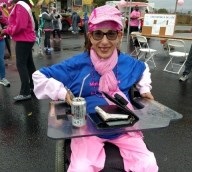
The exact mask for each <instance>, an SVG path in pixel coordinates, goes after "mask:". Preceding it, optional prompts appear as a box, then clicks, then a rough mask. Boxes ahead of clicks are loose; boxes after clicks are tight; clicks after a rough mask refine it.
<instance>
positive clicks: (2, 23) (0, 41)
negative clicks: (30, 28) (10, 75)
mask: <svg viewBox="0 0 198 172" xmlns="http://www.w3.org/2000/svg"><path fill="white" fill-rule="evenodd" d="M7 25H8V20H7V18H6V17H5V16H4V15H3V13H2V11H1V9H0V33H1V30H2V29H3V28H4V27H6V26H7ZM4 54H5V39H4V36H3V35H1V34H0V84H1V85H4V86H5V87H9V86H10V82H9V81H8V80H7V79H6V78H5V75H6V73H5V63H4Z"/></svg>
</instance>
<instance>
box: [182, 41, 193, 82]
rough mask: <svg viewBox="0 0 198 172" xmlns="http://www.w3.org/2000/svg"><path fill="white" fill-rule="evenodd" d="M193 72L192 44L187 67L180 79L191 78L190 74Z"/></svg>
mask: <svg viewBox="0 0 198 172" xmlns="http://www.w3.org/2000/svg"><path fill="white" fill-rule="evenodd" d="M191 72H192V45H191V47H190V51H189V54H188V57H187V60H186V63H185V69H184V71H183V73H182V76H181V77H180V78H179V81H183V82H184V81H186V80H187V79H188V78H189V74H190V73H191Z"/></svg>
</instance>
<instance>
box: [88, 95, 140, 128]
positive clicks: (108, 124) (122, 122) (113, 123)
mask: <svg viewBox="0 0 198 172" xmlns="http://www.w3.org/2000/svg"><path fill="white" fill-rule="evenodd" d="M103 94H104V95H105V97H106V98H108V99H109V100H110V101H112V102H113V103H115V105H104V106H99V107H100V108H101V109H103V110H104V111H105V112H107V113H112V114H115V113H116V114H127V115H129V117H128V119H113V120H108V121H104V120H103V119H102V118H101V117H100V115H99V114H98V113H97V112H96V113H91V114H88V117H89V118H90V119H91V121H92V122H93V123H94V124H95V125H96V127H97V128H98V129H108V128H120V127H127V126H132V125H134V124H135V123H136V122H137V121H138V120H139V118H138V117H137V116H136V115H135V113H134V112H133V111H131V110H130V109H129V108H128V107H127V106H126V105H127V101H126V100H125V99H124V98H123V97H122V96H120V95H119V94H115V96H114V97H112V96H110V95H108V94H107V93H104V92H103Z"/></svg>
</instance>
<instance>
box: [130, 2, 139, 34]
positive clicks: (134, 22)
mask: <svg viewBox="0 0 198 172" xmlns="http://www.w3.org/2000/svg"><path fill="white" fill-rule="evenodd" d="M140 16H141V13H140V11H139V7H138V6H137V5H136V6H135V8H134V9H133V10H132V12H131V14H130V33H131V32H138V31H139V28H138V27H139V22H140V21H139V18H140Z"/></svg>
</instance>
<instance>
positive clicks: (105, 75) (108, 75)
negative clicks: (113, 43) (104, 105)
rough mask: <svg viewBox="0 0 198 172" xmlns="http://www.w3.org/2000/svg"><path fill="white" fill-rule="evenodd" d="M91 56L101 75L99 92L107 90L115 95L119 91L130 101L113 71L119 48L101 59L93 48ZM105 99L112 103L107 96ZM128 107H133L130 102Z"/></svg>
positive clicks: (106, 91)
mask: <svg viewBox="0 0 198 172" xmlns="http://www.w3.org/2000/svg"><path fill="white" fill-rule="evenodd" d="M90 56H91V61H92V63H93V65H94V68H95V70H96V71H97V72H98V73H99V74H100V75H101V77H100V81H99V92H105V93H107V94H109V95H111V96H114V95H115V94H116V93H118V94H119V95H121V96H122V97H124V98H125V99H126V100H127V101H128V99H127V97H126V96H125V94H124V93H123V92H122V91H121V90H120V89H119V87H118V81H117V79H116V76H115V74H114V73H113V68H114V67H115V66H116V64H117V62H118V52H117V49H115V50H114V51H113V53H112V55H111V56H110V57H109V58H108V59H100V58H99V57H98V56H97V54H96V52H95V51H94V50H93V49H91V50H90ZM105 99H106V101H107V102H108V103H109V104H112V102H110V101H109V100H108V99H107V98H105ZM128 102H129V101H128ZM127 107H128V108H129V109H133V107H132V105H131V103H130V102H129V103H128V105H127Z"/></svg>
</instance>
